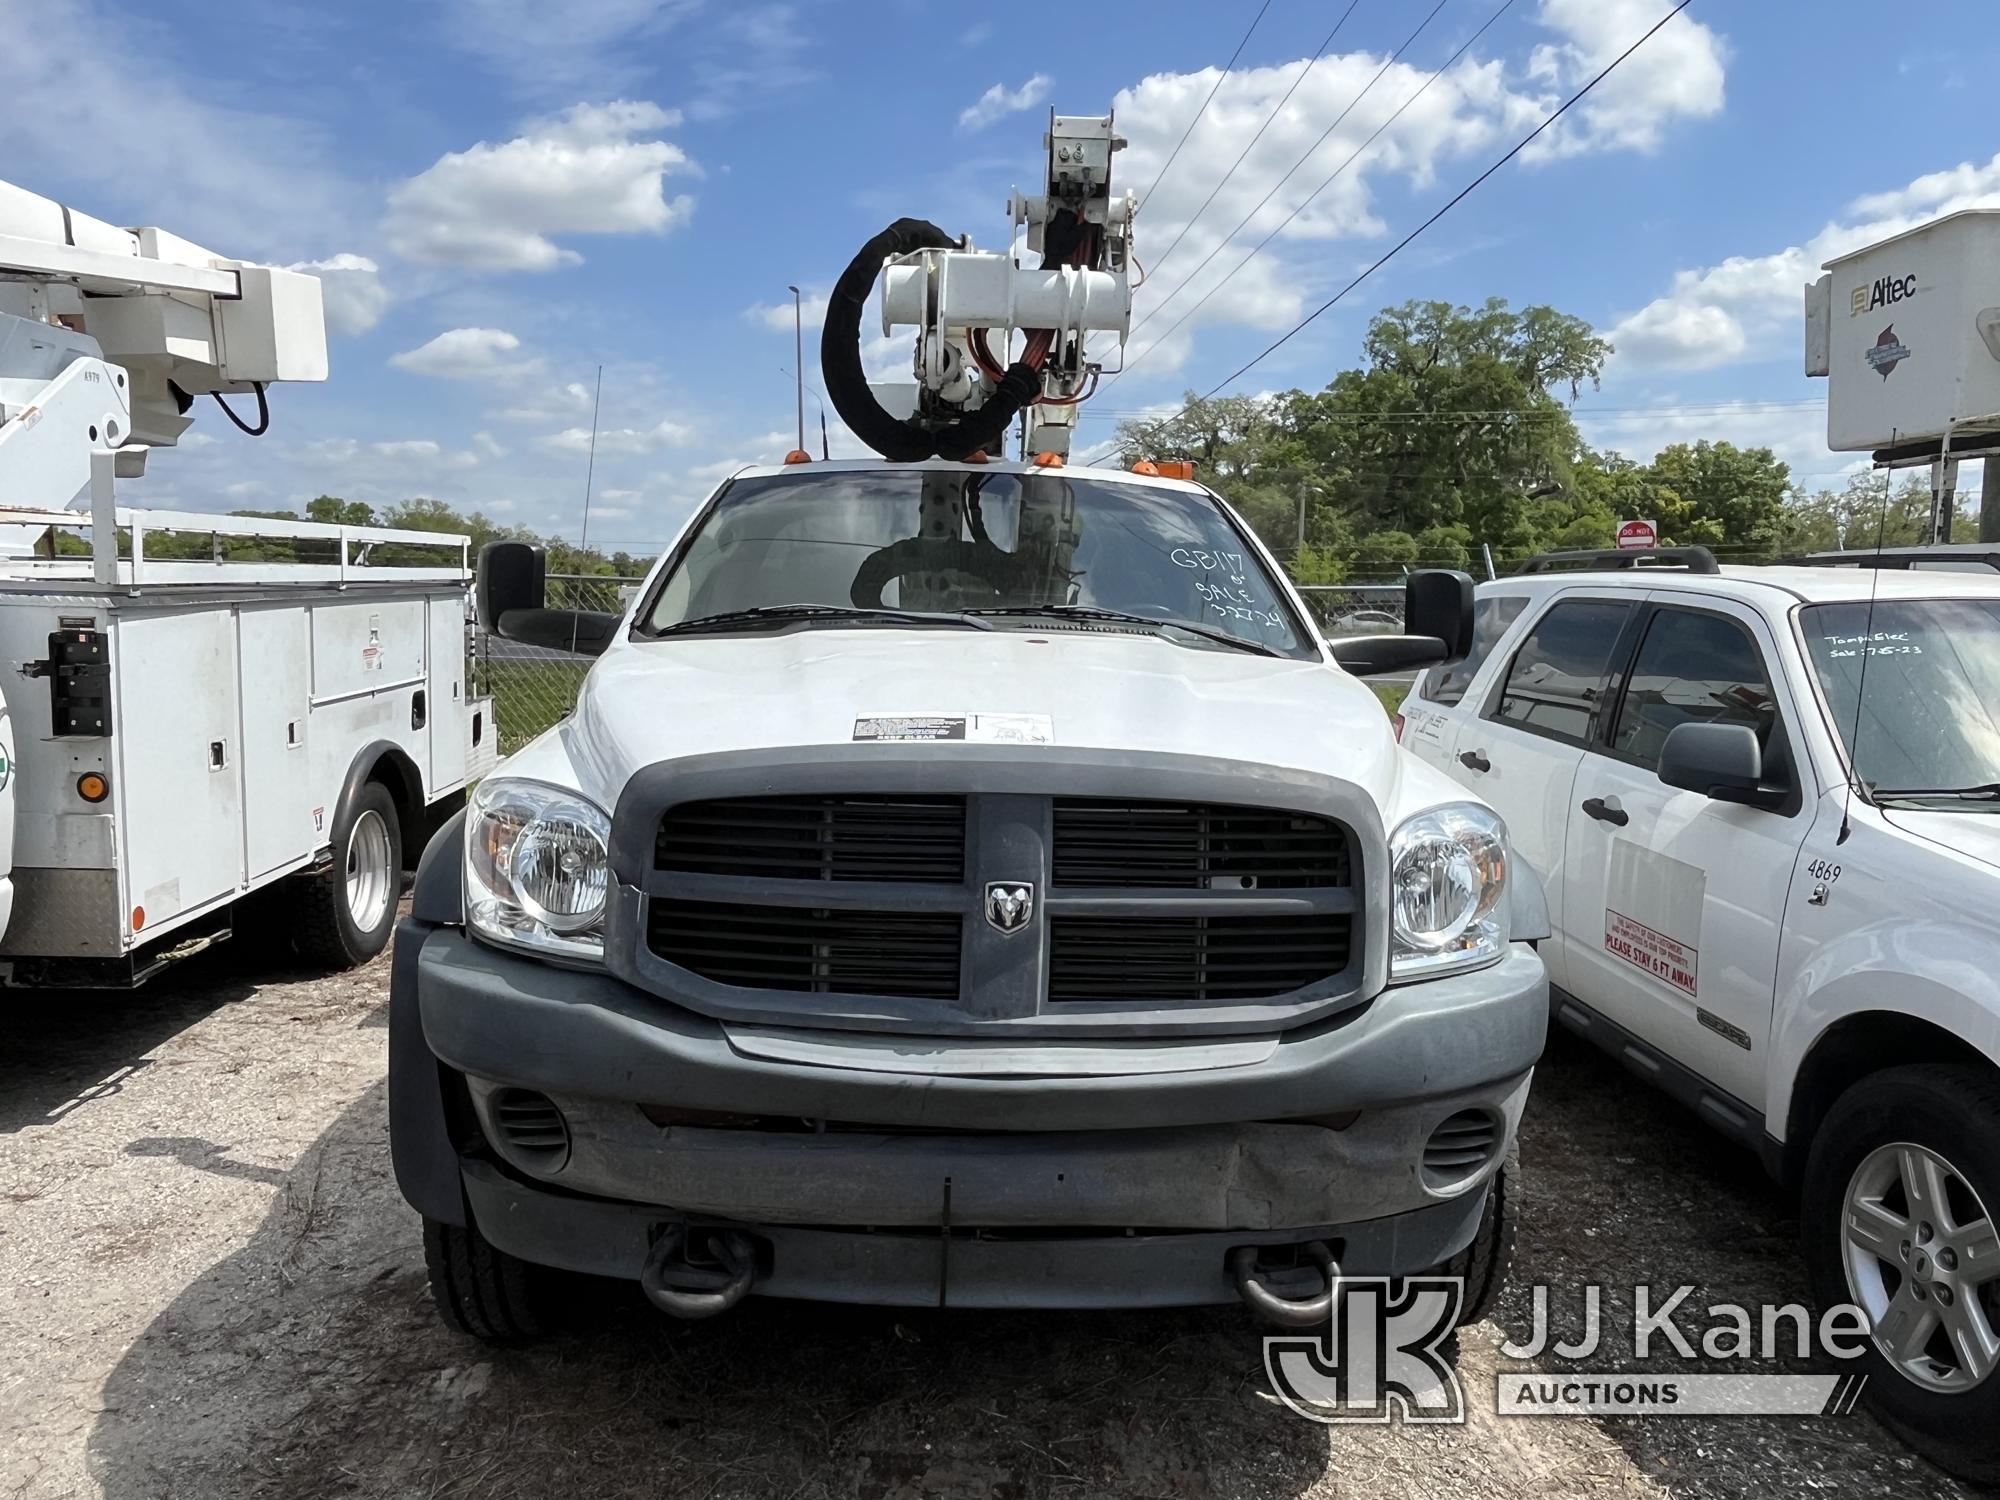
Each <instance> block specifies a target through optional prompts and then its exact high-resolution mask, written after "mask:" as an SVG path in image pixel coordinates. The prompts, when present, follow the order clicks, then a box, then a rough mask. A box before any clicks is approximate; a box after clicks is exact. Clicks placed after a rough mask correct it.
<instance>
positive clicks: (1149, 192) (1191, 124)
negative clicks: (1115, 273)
mask: <svg viewBox="0 0 2000 1500" xmlns="http://www.w3.org/2000/svg"><path fill="white" fill-rule="evenodd" d="M1270 8H1271V0H1264V3H1263V5H1262V6H1260V7H1259V8H1258V11H1257V14H1256V15H1254V16H1252V17H1251V18H1250V30H1249V31H1246V32H1244V33H1243V40H1242V41H1240V42H1238V43H1237V44H1236V50H1235V51H1234V52H1232V53H1230V54H1229V61H1228V62H1226V63H1224V64H1223V67H1222V76H1221V77H1220V78H1217V79H1216V80H1215V88H1211V89H1210V90H1209V91H1208V97H1207V98H1206V99H1204V100H1202V101H1201V108H1200V109H1198V110H1196V111H1195V112H1194V118H1193V119H1192V120H1189V121H1188V123H1187V129H1186V130H1183V131H1182V132H1181V138H1180V139H1179V140H1178V141H1176V142H1174V149H1173V150H1172V151H1170V152H1168V153H1167V160H1166V165H1165V166H1163V167H1161V168H1160V170H1159V172H1158V173H1157V174H1156V175H1155V176H1154V178H1153V185H1152V186H1151V187H1149V188H1147V189H1146V191H1145V192H1144V193H1142V194H1140V196H1139V202H1141V203H1143V202H1145V201H1146V199H1148V198H1150V197H1152V196H1153V194H1154V193H1155V192H1156V191H1158V189H1159V186H1160V183H1161V182H1162V181H1163V180H1164V179H1165V177H1166V175H1167V168H1168V167H1171V166H1172V165H1173V164H1174V158H1175V157H1177V156H1179V155H1180V154H1181V147H1183V146H1185V145H1186V144H1187V143H1188V137H1189V136H1191V135H1193V134H1194V128H1195V126H1197V125H1199V124H1200V123H1201V117H1202V116H1203V115H1205V114H1207V113H1208V107H1209V105H1211V104H1213V103H1214V102H1215V92H1216V89H1219V88H1221V87H1222V85H1223V83H1224V81H1225V80H1226V79H1227V78H1228V77H1229V74H1230V71H1231V70H1232V69H1233V68H1235V66H1236V59H1237V58H1239V57H1241V56H1242V55H1243V49H1244V48H1245V47H1247V46H1249V45H1250V35H1251V32H1254V31H1255V30H1256V29H1257V24H1258V22H1260V21H1262V20H1263V19H1264V12H1265V11H1267V10H1269V9H1270Z"/></svg>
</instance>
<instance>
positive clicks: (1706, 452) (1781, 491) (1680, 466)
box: [1638, 438, 1791, 553]
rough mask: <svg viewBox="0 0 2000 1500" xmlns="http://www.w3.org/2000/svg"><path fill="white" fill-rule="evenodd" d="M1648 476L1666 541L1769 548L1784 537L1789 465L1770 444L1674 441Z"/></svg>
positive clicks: (1649, 467) (1648, 470)
mask: <svg viewBox="0 0 2000 1500" xmlns="http://www.w3.org/2000/svg"><path fill="white" fill-rule="evenodd" d="M1646 477H1647V482H1648V484H1649V486H1650V488H1651V490H1652V495H1653V504H1654V507H1655V510H1654V513H1653V514H1654V518H1655V519H1657V520H1658V521H1659V523H1660V540H1661V541H1662V542H1663V543H1670V544H1673V545H1677V546H1687V545H1690V544H1698V545H1701V546H1705V547H1727V548H1730V549H1731V550H1734V551H1738V552H1747V553H1767V552H1771V551H1774V550H1775V549H1776V548H1777V547H1778V545H1779V543H1780V541H1781V540H1782V539H1783V536H1784V531H1785V500H1786V495H1787V493H1788V491H1789V489H1790V486H1791V470H1790V469H1789V468H1787V467H1786V466H1785V464H1784V463H1782V462H1781V461H1780V460H1779V459H1778V458H1777V456H1776V455H1775V454H1773V453H1772V452H1771V450H1770V449H1769V448H1739V447H1737V446H1736V445H1735V444H1734V443H1723V442H1710V441H1708V440H1707V439H1705V438H1704V439H1703V440H1702V441H1700V442H1698V443H1692V444H1690V443H1673V444H1671V445H1669V446H1668V447H1665V448H1662V449H1661V450H1660V452H1659V454H1658V455H1657V456H1656V457H1655V458H1654V459H1653V461H1652V463H1651V464H1649V465H1647V466H1646ZM1638 514H1641V515H1645V514H1647V512H1644V511H1641V512H1638Z"/></svg>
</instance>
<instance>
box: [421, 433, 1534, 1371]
mask: <svg viewBox="0 0 2000 1500" xmlns="http://www.w3.org/2000/svg"><path fill="white" fill-rule="evenodd" d="M539 567H540V560H539V557H538V556H537V555H536V554H533V553H531V552H529V551H528V550H527V549H525V548H521V547H518V546H511V547H510V546H505V545H503V546H499V547H496V548H494V549H489V553H488V555H487V557H486V559H485V560H484V564H483V566H482V577H481V582H480V591H481V601H480V607H481V614H482V618H483V619H484V620H485V621H486V623H487V624H488V625H489V627H490V628H493V629H496V630H498V631H499V632H501V633H503V634H507V635H509V636H511V637H513V638H515V639H517V640H522V641H527V642H531V643H534V644H538V645H543V646H551V645H554V646H561V647H568V646H570V645H571V643H572V642H574V643H575V645H576V646H577V647H579V648H581V649H583V650H586V651H592V652H597V653H599V655H598V660H597V662H596V664H595V665H594V666H593V667H592V669H591V671H590V673H589V675H588V677H587V679H586V680H585V682H584V684H583V688H582V692H581V694H580V696H579V699H578V701H577V705H576V708H575V711H574V713H572V714H571V716H570V717H569V718H568V719H566V720H564V721H563V722H562V723H560V724H558V725H557V726H555V727H554V728H552V729H550V730H549V731H548V732H547V733H545V734H543V735H542V736H541V737H540V738H538V739H536V740H535V741H533V742H532V743H531V744H529V745H528V746H526V747H525V748H524V749H522V750H521V751H520V752H519V753H517V754H516V755H514V756H513V757H511V758H510V759H508V760H507V761H505V762H503V763H502V764H501V765H500V766H499V767H498V768H497V769H496V770H495V771H494V773H493V774H492V775H491V776H490V777H488V778H487V779H486V780H485V781H483V782H482V783H481V784H480V786H479V788H478V790H477V792H476V794H475V796H474V798H473V801H472V805H471V807H470V808H469V809H468V811H467V813H466V815H465V816H464V818H463V820H462V821H461V822H460V823H458V824H457V825H455V826H452V827H450V828H448V829H446V830H445V831H444V832H443V833H442V834H440V836H439V837H438V838H437V839H436V840H435V841H434V842H433V843H432V844H431V846H430V847H429V849H428V851H427V853H426V855H425V859H424V863H423V868H422V870H421V871H420V873H419V875H418V877H417V882H416V888H415V891H414V894H413V897H412V908H411V913H410V916H409V917H408V918H407V919H406V920H405V921H404V922H403V924H402V925H401V927H400V928H399V931H398V935H397V940H396V953H395V965H394V978H393V1000H392V1020H391V1045H390V1116H391V1136H392V1144H393V1152H394V1158H395V1165H396V1171H397V1176H398V1180H399V1182H400V1184H401V1187H402V1190H403V1192H404V1194H405V1196H406V1197H407V1198H408V1199H409V1201H410V1203H411V1204H412V1205H414V1206H415V1207H416V1209H417V1210H418V1211H419V1212H420V1213H421V1214H422V1215H423V1219H424V1234H425V1243H426V1249H427V1252H428V1259H429V1265H430V1271H431V1283H432V1289H433V1292H434V1294H435V1296H436V1298H437V1301H438V1304H439V1307H440V1309H441V1310H442V1312H443V1314H444V1316H445V1318H446V1319H447V1320H448V1321H449V1322H450V1323H452V1324H453V1325H454V1326H456V1327H458V1328H460V1329H462V1330H464V1331H467V1332H470V1333H473V1334H476V1335H479V1336H481V1337H485V1338H489V1339H510V1338H518V1337H522V1336H526V1335H527V1334H529V1333H531V1332H533V1331H535V1330H536V1329H537V1328H538V1327H539V1326H541V1320H542V1317H543V1314H544V1313H545V1312H546V1311H547V1310H548V1308H549V1306H550V1303H551V1299H550V1295H549V1294H550V1291H551V1289H552V1287H554V1286H555V1285H557V1284H558V1282H559V1278H558V1277H556V1276H553V1275H552V1274H551V1270H552V1268H553V1270H554V1271H556V1272H560V1271H570V1272H579V1271H580V1272H591V1273H596V1274H599V1275H606V1276H616V1277H623V1278H628V1279H636V1280H638V1281H639V1282H640V1283H641V1285H642V1286H643V1287H644V1288H645V1290H646V1292H647V1294H648V1296H649V1297H650V1298H651V1300H652V1301H653V1302H655V1303H656V1304H657V1305H659V1306H660V1307H662V1308H663V1309H665V1310H667V1311H668V1312H671V1313H675V1314H678V1315H680V1316H701V1315H704V1314H707V1313H712V1312H716V1311H720V1310H721V1309H723V1308H725V1307H727V1306H729V1305H731V1304H732V1303H734V1302H735V1301H736V1300H737V1299H739V1298H741V1297H742V1296H744V1295H745V1294H746V1293H755V1294H759V1295H769V1296H774V1297H808V1298H824V1299H835V1300H846V1301H862V1302H875V1303H889V1304H915V1305H949V1306H1017V1307H1018V1306H1040V1307H1106V1306H1143V1305H1154V1306H1163V1305H1173V1304H1188V1303H1204V1302H1227V1301H1232V1300H1235V1299H1238V1298H1242V1299H1243V1300H1245V1301H1246V1302H1248V1303H1250V1304H1251V1305H1252V1306H1253V1307H1254V1308H1256V1309H1257V1310H1258V1311H1260V1312H1261V1313H1263V1314H1265V1315H1266V1316H1269V1317H1272V1318H1276V1319H1279V1320H1281V1321H1286V1322H1290V1323H1294V1324H1301V1325H1304V1324H1311V1323H1315V1322H1317V1323H1320V1324H1322V1325H1324V1324H1325V1323H1326V1322H1327V1320H1328V1314H1329V1310H1330V1306H1331V1288H1330V1282H1331V1280H1332V1279H1333V1278H1335V1277H1337V1276H1338V1275H1340V1274H1342V1273H1345V1274H1349V1275H1402V1274H1408V1273H1414V1272H1418V1271H1423V1270H1429V1269H1434V1268H1443V1270H1444V1273H1445V1274H1447V1275H1456V1276H1460V1277H1463V1278H1465V1280H1466V1283H1467V1286H1466V1296H1465V1301H1464V1307H1463V1316H1464V1317H1465V1318H1467V1319H1469V1318H1473V1317H1477V1316H1479V1315H1481V1313H1482V1312H1483V1311H1484V1310H1485V1308H1486V1307H1487V1306H1488V1305H1490V1302H1491V1298H1492V1296H1493V1294H1494V1292H1495V1291H1496V1290H1497V1287H1498V1285H1499V1281H1500V1277H1501V1275H1502V1274H1503V1272H1504V1268H1505V1263H1506V1258H1507V1256H1506V1250H1507V1242H1508V1237H1509V1232H1510V1225H1511V1211H1512V1196H1513V1193H1514V1191H1515V1188H1514V1187H1513V1185H1512V1179H1511V1175H1510V1174H1511V1171H1512V1168H1511V1165H1510V1156H1511V1153H1512V1146H1513V1139H1514V1134H1515V1127H1516V1124H1517V1122H1518V1120H1519V1118H1520V1113H1521V1108H1522V1104H1523V1101H1524V1100H1525V1098H1526V1096H1527V1092H1528V1085H1529V1079H1530V1076H1531V1072H1532V1069H1533V1066H1534V1063H1535V1061H1536V1059H1537V1058H1538V1057H1539V1055H1540V1053H1541V1049H1542V1045H1543V1040H1544V1036H1545V1031H1546V1026H1547V1015H1548V1009H1547V1007H1548V999H1547V988H1546V983H1545V980H1544V977H1543V972H1542V965H1541V960H1540V959H1539V958H1538V957H1537V955H1536V953H1535V952H1534V950H1533V948H1532V946H1531V942H1532V940H1534V939H1537V938H1540V937H1541V936H1543V935H1544V934H1545V932H1546V930H1547V929H1546V911H1545V908H1544V906H1543V903H1542V900H1541V895H1540V888H1539V886H1538V885H1537V884H1536V882H1535V881H1534V879H1533V876H1532V874H1531V873H1529V872H1526V871H1522V870H1519V869H1510V861H1509V856H1508V851H1507V847H1506V842H1505V833H1504V829H1503V828H1502V826H1501V824H1500V822H1499V820H1498V819H1496V818H1495V817H1494V816H1493V814H1492V813H1491V812H1490V811H1489V810H1488V809H1487V808H1486V807H1485V806H1484V805H1482V804H1481V802H1480V801H1479V800H1478V799H1477V798H1476V797H1475V796H1472V795H1469V794H1468V793H1466V792H1465V791H1464V790H1463V789H1462V788H1460V787H1459V786H1457V785H1455V784H1454V783H1453V782H1452V781H1451V780H1450V778H1448V777H1447V776H1445V775H1444V774H1443V773H1442V772H1440V771H1439V770H1437V769H1436V768H1434V767H1432V766H1430V765H1427V764H1425V763H1424V762H1423V761H1421V760H1420V759H1418V758H1416V757H1414V756H1411V755H1409V754H1407V753H1405V752H1404V751H1402V750H1401V749H1399V748H1398V747H1397V745H1396V743H1395V739H1394V737H1393V735H1392V734H1391V732H1390V727H1389V723H1388V720H1387V718H1386V716H1385V715H1384V714H1383V713H1382V711H1381V710H1380V708H1379V707H1378V705H1377V704H1376V703H1375V702H1374V700H1373V698H1372V697H1371V695H1370V693H1369V691H1368V689H1367V688H1366V687H1365V686H1364V685H1363V684H1361V683H1360V682H1358V681H1356V680H1355V677H1354V676H1353V675H1351V674H1350V673H1349V672H1348V671H1346V670H1344V669H1343V668H1342V666H1341V665H1339V664H1338V662H1337V660H1336V659H1335V658H1336V656H1337V655H1338V656H1344V657H1345V658H1346V659H1348V660H1350V661H1354V662H1356V663H1358V664H1359V665H1360V666H1362V667H1363V668H1364V669H1370V668H1373V667H1377V666H1385V665H1395V664H1396V663H1398V662H1405V663H1407V662H1409V661H1412V660H1415V661H1438V660H1449V659H1452V658H1453V657H1454V656H1455V655H1456V654H1457V653H1458V652H1462V651H1463V650H1465V649H1466V648H1467V647H1468V646H1469V645H1470V641H1471V634H1472V586H1471V581H1470V580H1469V579H1466V578H1465V577H1464V576H1463V575H1460V574H1430V575H1419V577H1418V579H1417V580H1415V581H1414V582H1413V585H1412V588H1411V590H1410V597H1409V600H1408V606H1407V607H1408V610H1409V613H1410V615H1411V616H1413V618H1409V619H1407V620H1406V624H1407V625H1408V626H1409V627H1410V628H1411V629H1412V630H1413V632H1414V634H1413V635H1411V636H1390V637H1378V638H1375V639H1373V640H1371V641H1366V642H1360V643H1347V644H1344V645H1342V646H1341V647H1340V648H1338V650H1337V651H1336V650H1332V649H1330V648H1329V647H1328V646H1327V645H1326V644H1325V643H1323V642H1322V641H1321V640H1320V639H1319V638H1318V636H1317V634H1316V633H1315V632H1314V631H1313V630H1312V629H1311V627H1310V625H1309V623H1308V622H1309V617H1308V616H1307V615H1306V614H1305V612H1304V610H1303V609H1302V608H1301V606H1300V603H1299V601H1298V598H1297V596H1296V595H1295V594H1294V593H1293V591H1292V589H1291V587H1290V586H1289V584H1288V583H1287V582H1286V581H1285V579H1284V577H1283V575H1282V573H1280V572H1279V570H1278V569H1277V568H1276V566H1275V565H1274V564H1273V563H1272V561H1271V559H1270V557H1269V556H1268V555H1267V554H1266V553H1265V552H1264V550H1263V549H1262V548H1261V547H1260V546H1259V545H1258V544H1257V542H1256V540H1255V539H1254V537H1253V536H1252V535H1251V533H1250V532H1249V531H1248V530H1247V529H1246V528H1245V527H1243V525H1242V524H1241V523H1240V522H1239V521H1238V520H1237V519H1236V518H1235V517H1234V516H1233V515H1232V514H1231V513H1230V512H1229V510H1228V508H1227V507H1226V506H1225V505H1224V504H1223V503H1222V502H1221V501H1220V500H1219V499H1218V498H1217V497H1216V496H1215V495H1213V494H1212V493H1210V492H1209V491H1208V490H1206V489H1204V488H1203V487H1201V486H1199V485H1197V484H1193V483H1187V482H1180V481H1174V480H1167V479H1161V478H1156V477H1142V476H1140V475H1135V474H1128V473H1124V472H1112V471H1101V470H1090V469H1085V468H1074V469H1062V468H1042V467H1024V466H1021V465H1016V464H1005V463H991V464H959V463H946V462H926V463H921V464H904V465H887V464H883V463H881V462H867V463H833V464H812V465H798V466H790V467H781V468H760V469H750V470H746V471H744V472H743V473H741V474H738V475H737V476H735V477H734V478H733V479H731V480H730V481H729V482H728V483H726V484H725V485H724V486H723V487H722V488H721V489H720V490H719V491H718V492H717V493H716V494H715V495H714V496H713V497H712V498H711V499H710V500H709V501H708V502H707V503H706V504H704V505H703V506H701V507H699V509H698V510H697V512H696V513H695V514H694V515H693V516H692V518H691V519H690V520H689V521H688V523H687V524H686V526H685V528H684V529H683V530H682V532H681V534H680V536H679V538H678V540H676V541H675V542H674V543H673V544H672V546H671V547H670V548H669V549H668V551H667V553H666V554H665V556H664V557H663V558H662V559H661V560H660V562H659V563H658V564H657V565H656V566H655V567H654V569H653V571H652V574H651V576H650V578H649V579H648V581H647V583H646V585H645V587H644V588H643V589H642V590H641V591H640V592H639V594H638V595H637V597H636V599H635V600H634V602H633V603H632V605H631V606H630V608H629V609H628V611H627V612H626V614H625V615H624V616H623V617H622V618H614V617H609V616H601V617H593V616H588V615H575V614H570V613H565V612H559V611H551V610H548V609H546V608H544V607H543V603H542V588H541V576H540V572H539Z"/></svg>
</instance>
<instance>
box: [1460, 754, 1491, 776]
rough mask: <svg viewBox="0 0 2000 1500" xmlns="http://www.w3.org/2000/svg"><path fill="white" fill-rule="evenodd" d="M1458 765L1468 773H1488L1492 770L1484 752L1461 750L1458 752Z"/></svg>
mask: <svg viewBox="0 0 2000 1500" xmlns="http://www.w3.org/2000/svg"><path fill="white" fill-rule="evenodd" d="M1458 763H1459V764H1460V765H1461V766H1464V767H1465V769H1466V770H1468V771H1490V770H1492V769H1493V762H1492V761H1490V760H1488V759H1487V758H1486V752H1485V751H1484V750H1461V751H1459V752H1458Z"/></svg>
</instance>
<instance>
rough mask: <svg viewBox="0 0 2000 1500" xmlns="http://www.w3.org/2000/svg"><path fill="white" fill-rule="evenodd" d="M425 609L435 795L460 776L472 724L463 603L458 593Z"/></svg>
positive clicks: (438, 600)
mask: <svg viewBox="0 0 2000 1500" xmlns="http://www.w3.org/2000/svg"><path fill="white" fill-rule="evenodd" d="M429 608H430V642H429V648H428V650H427V652H426V664H427V665H428V667H429V675H430V687H429V691H428V695H427V696H428V700H429V701H428V704H427V715H428V717H429V720H430V734H431V775H430V787H431V791H432V793H433V795H435V794H436V792H437V790H438V789H439V788H440V787H451V786H456V785H458V783H459V782H461V781H463V780H465V768H466V757H467V755H468V753H469V751H470V750H471V743H472V729H471V716H470V715H469V714H467V713H466V711H465V708H466V702H465V602H464V600H462V599H457V598H450V599H432V600H430V601H429Z"/></svg>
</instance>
